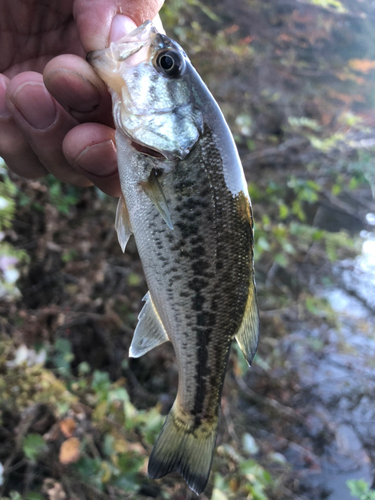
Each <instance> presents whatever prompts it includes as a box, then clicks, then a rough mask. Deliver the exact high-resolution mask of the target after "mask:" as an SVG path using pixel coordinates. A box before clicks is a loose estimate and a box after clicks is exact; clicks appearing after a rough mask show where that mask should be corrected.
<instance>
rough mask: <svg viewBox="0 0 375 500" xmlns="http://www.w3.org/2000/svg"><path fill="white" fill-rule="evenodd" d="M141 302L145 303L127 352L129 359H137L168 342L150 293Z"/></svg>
mask: <svg viewBox="0 0 375 500" xmlns="http://www.w3.org/2000/svg"><path fill="white" fill-rule="evenodd" d="M143 300H144V301H146V303H145V305H144V306H143V308H142V310H141V312H140V313H139V316H138V324H137V327H136V329H135V332H134V336H133V340H132V343H131V346H130V350H129V356H130V357H131V358H139V357H140V356H143V355H144V354H146V352H148V351H151V349H153V348H154V347H157V346H158V345H160V344H164V342H167V340H169V338H168V335H167V332H166V331H165V328H164V326H163V324H162V322H161V319H160V316H159V314H158V312H157V310H156V308H155V306H154V303H153V301H152V298H151V295H150V292H147V294H146V295H145V296H144V297H143Z"/></svg>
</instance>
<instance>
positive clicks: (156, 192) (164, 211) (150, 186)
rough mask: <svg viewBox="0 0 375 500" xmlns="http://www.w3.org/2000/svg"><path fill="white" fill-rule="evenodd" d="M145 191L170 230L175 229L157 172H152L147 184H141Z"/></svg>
mask: <svg viewBox="0 0 375 500" xmlns="http://www.w3.org/2000/svg"><path fill="white" fill-rule="evenodd" d="M141 186H142V188H143V191H144V192H145V193H146V194H147V196H148V197H149V198H150V200H151V201H152V203H153V204H154V205H155V207H156V209H157V211H158V212H159V214H160V215H161V216H162V218H163V219H164V221H165V222H166V224H167V226H168V227H169V229H173V224H172V219H171V212H170V211H169V208H168V205H167V200H166V199H165V196H164V193H163V190H162V188H161V186H160V184H159V181H158V178H157V176H156V173H155V170H152V171H151V174H150V177H149V178H148V180H147V181H146V182H141Z"/></svg>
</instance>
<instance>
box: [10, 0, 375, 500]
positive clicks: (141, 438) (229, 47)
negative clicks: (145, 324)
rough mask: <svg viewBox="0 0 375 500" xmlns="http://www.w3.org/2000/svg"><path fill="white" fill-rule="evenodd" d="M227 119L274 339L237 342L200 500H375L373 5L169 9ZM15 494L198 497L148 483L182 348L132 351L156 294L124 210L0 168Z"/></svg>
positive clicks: (264, 318)
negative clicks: (121, 237)
mask: <svg viewBox="0 0 375 500" xmlns="http://www.w3.org/2000/svg"><path fill="white" fill-rule="evenodd" d="M161 15H162V19H163V22H164V25H165V28H166V31H167V33H168V35H169V36H171V37H172V38H174V39H176V40H177V41H178V42H179V43H181V45H182V46H183V47H184V49H185V50H186V52H187V53H188V55H189V56H190V58H191V60H192V62H193V64H194V65H195V66H196V68H197V69H198V71H199V73H200V74H201V75H202V77H203V79H204V80H205V82H206V83H207V85H208V87H209V88H210V90H211V91H212V93H213V94H214V96H215V98H216V99H217V101H218V103H219V104H220V106H221V107H222V110H223V112H224V115H225V117H226V118H227V120H228V123H229V125H230V128H231V130H232V132H233V134H234V137H235V140H236V143H237V146H238V149H239V152H240V156H241V158H242V162H243V166H244V169H245V173H246V177H247V180H248V183H249V192H250V195H251V198H252V201H253V208H254V218H255V258H256V262H255V268H256V280H257V288H258V302H259V308H260V316H261V338H260V345H259V349H258V354H257V355H256V357H255V360H254V363H253V366H252V368H251V369H248V368H247V366H246V363H245V361H244V359H243V356H242V354H241V353H240V352H239V351H238V349H237V345H235V344H233V349H232V353H231V357H230V363H229V370H228V374H227V377H226V382H225V386H224V390H223V398H222V418H221V426H220V432H219V436H218V443H217V444H218V447H217V451H216V452H215V457H214V462H213V468H212V473H211V476H210V480H209V484H208V486H207V488H206V490H205V493H204V494H202V495H201V496H200V498H202V500H207V499H212V500H231V499H238V500H242V499H254V500H289V499H290V500H297V499H300V500H305V499H308V500H315V499H316V500H319V499H329V500H348V499H350V498H359V499H361V500H371V499H374V498H375V491H374V490H372V489H371V487H372V486H375V484H374V483H375V468H374V459H375V407H374V403H373V399H374V389H375V375H374V368H375V321H374V310H375V233H374V226H375V200H374V194H375V164H374V157H375V135H374V131H375V109H374V108H375V29H374V25H375V24H374V22H375V2H372V1H370V0H342V1H339V0H277V1H276V0H236V2H233V1H232V0H215V1H214V0H212V1H209V0H185V1H182V0H167V1H166V5H165V6H164V8H163V10H162V13H161ZM0 177H1V183H0V499H2V500H4V499H11V500H18V499H25V500H41V499H49V500H77V499H78V500H81V499H83V500H86V499H95V500H97V499H100V500H101V499H138V498H157V499H171V500H180V499H181V500H183V499H194V498H196V495H195V494H193V493H192V492H190V490H189V489H188V488H187V487H186V485H185V483H184V481H183V480H182V479H181V478H180V476H179V475H178V474H171V475H169V476H167V477H166V478H164V479H162V480H159V481H150V480H148V479H147V474H146V470H147V460H148V457H149V454H150V452H151V449H152V444H153V443H154V441H155V439H156V436H157V435H158V433H159V431H160V429H161V426H162V423H163V419H164V415H166V413H167V412H168V411H169V408H170V407H171V404H172V402H173V400H174V397H175V394H176V390H177V366H176V363H175V357H174V353H173V349H172V347H171V345H166V344H164V345H163V346H161V347H159V348H157V349H155V350H153V351H151V352H150V353H148V354H147V355H145V356H144V357H142V358H140V359H138V360H129V359H128V349H129V346H130V342H131V338H132V334H133V331H134V328H135V325H136V322H137V315H138V313H139V311H140V309H141V299H142V297H143V296H144V295H145V293H146V291H147V286H146V284H145V280H144V277H143V274H142V267H141V264H140V261H139V258H138V254H137V250H136V247H135V244H134V241H133V240H131V241H130V243H129V245H128V248H127V251H126V253H125V254H124V255H123V254H122V252H121V249H120V246H119V244H118V242H117V237H116V234H115V230H114V217H115V210H116V203H117V200H115V199H112V198H109V197H108V196H106V195H104V194H103V193H101V192H99V191H98V190H96V189H94V188H87V189H78V188H75V187H73V186H69V185H66V184H63V183H60V182H59V181H57V180H56V179H54V178H53V177H47V178H44V179H42V180H40V181H32V182H31V181H25V180H23V179H20V178H15V176H10V175H9V174H8V172H7V169H6V166H5V165H4V164H1V166H0Z"/></svg>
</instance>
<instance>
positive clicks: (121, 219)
mask: <svg viewBox="0 0 375 500" xmlns="http://www.w3.org/2000/svg"><path fill="white" fill-rule="evenodd" d="M115 229H116V231H117V238H118V242H119V243H120V247H121V250H122V251H123V252H125V248H126V244H127V242H128V241H129V238H130V235H131V234H132V233H133V231H132V229H131V225H130V220H129V212H128V208H127V206H126V202H125V200H124V197H123V196H122V195H121V196H120V198H119V200H118V205H117V210H116V220H115Z"/></svg>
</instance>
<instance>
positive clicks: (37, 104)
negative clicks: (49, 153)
mask: <svg viewBox="0 0 375 500" xmlns="http://www.w3.org/2000/svg"><path fill="white" fill-rule="evenodd" d="M11 99H12V102H13V104H14V105H15V106H16V108H17V109H18V111H19V112H20V113H21V115H22V116H23V117H24V118H25V120H26V121H27V122H28V123H29V124H30V125H31V126H32V127H33V128H36V129H38V130H44V129H46V128H49V127H50V126H51V125H52V124H53V123H54V122H55V120H56V117H57V110H56V106H55V103H54V102H53V99H52V97H51V96H50V94H49V93H48V92H47V90H46V88H45V87H44V85H43V84H41V83H36V82H35V83H34V82H32V83H31V82H27V83H24V84H23V85H21V86H20V87H19V88H18V89H17V90H16V92H15V93H14V94H13V95H12V97H11Z"/></svg>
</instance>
